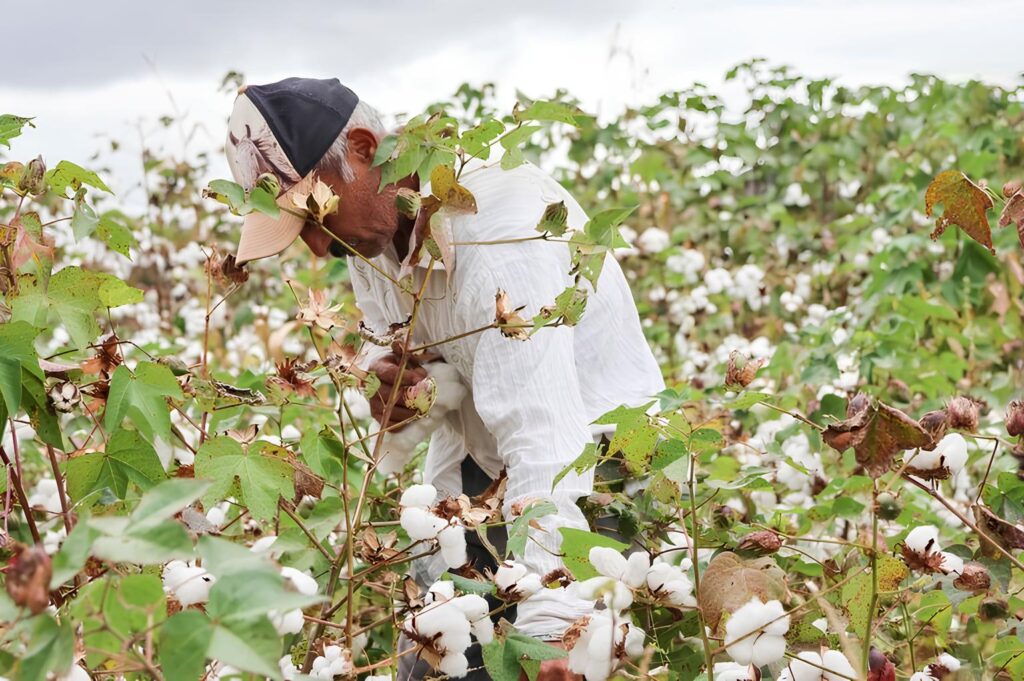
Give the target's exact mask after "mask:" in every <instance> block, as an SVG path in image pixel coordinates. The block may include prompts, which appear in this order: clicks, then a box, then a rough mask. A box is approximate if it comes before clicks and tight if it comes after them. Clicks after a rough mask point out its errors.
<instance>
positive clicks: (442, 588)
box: [427, 581, 455, 603]
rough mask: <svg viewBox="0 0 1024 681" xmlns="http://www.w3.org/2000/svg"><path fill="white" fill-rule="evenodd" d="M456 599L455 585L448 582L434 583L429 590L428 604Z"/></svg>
mask: <svg viewBox="0 0 1024 681" xmlns="http://www.w3.org/2000/svg"><path fill="white" fill-rule="evenodd" d="M453 598H455V583H454V582H448V581H439V582H434V583H433V584H431V585H430V588H429V589H427V599H428V600H427V602H428V603H440V602H442V601H450V600H451V599H453Z"/></svg>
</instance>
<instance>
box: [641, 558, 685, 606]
mask: <svg viewBox="0 0 1024 681" xmlns="http://www.w3.org/2000/svg"><path fill="white" fill-rule="evenodd" d="M647 588H648V589H650V590H651V593H653V594H656V595H657V596H659V597H664V598H665V599H667V600H668V602H669V603H671V604H672V605H681V606H687V607H691V608H692V607H696V605H697V599H696V598H694V596H693V582H691V581H690V577H689V575H687V574H686V572H685V571H684V570H683V569H682V568H680V567H678V566H676V565H671V564H670V563H655V564H654V565H652V566H651V569H650V570H649V571H648V572H647Z"/></svg>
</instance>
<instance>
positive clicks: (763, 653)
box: [725, 597, 798, 681]
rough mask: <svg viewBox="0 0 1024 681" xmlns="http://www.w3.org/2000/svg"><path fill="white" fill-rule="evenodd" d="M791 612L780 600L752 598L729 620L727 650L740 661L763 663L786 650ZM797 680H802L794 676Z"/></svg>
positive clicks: (776, 657) (778, 656)
mask: <svg viewBox="0 0 1024 681" xmlns="http://www.w3.org/2000/svg"><path fill="white" fill-rule="evenodd" d="M788 631H789V615H787V614H786V611H785V609H784V608H783V607H782V603H780V602H779V601H777V600H770V601H768V602H762V601H761V600H760V599H759V598H757V597H754V598H751V599H750V600H749V601H748V602H747V603H746V604H745V605H743V606H741V607H740V608H738V609H737V610H736V611H735V612H733V613H732V614H731V615H729V619H728V620H726V622H725V652H726V653H727V654H728V655H729V657H731V658H732V659H733V661H735V662H738V663H740V664H751V665H754V666H755V667H762V666H764V665H766V664H772V663H774V662H778V661H779V660H781V659H782V658H783V656H784V655H785V654H786V632H788ZM793 681H798V680H796V679H794V680H793Z"/></svg>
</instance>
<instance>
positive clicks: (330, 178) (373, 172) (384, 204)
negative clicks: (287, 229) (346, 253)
mask: <svg viewBox="0 0 1024 681" xmlns="http://www.w3.org/2000/svg"><path fill="white" fill-rule="evenodd" d="M378 141H379V140H378V139H377V137H376V135H374V134H373V133H372V132H370V131H369V130H366V129H364V128H355V129H353V130H352V131H351V132H349V136H348V164H349V167H350V168H351V169H352V172H353V173H354V174H355V179H353V180H352V181H351V182H345V181H344V179H343V178H342V177H341V175H340V174H339V173H337V172H335V171H332V172H322V173H320V179H321V180H323V181H324V182H326V183H327V184H328V185H330V186H331V188H332V189H333V190H334V193H335V194H337V195H338V196H339V197H340V199H341V200H340V202H339V206H338V211H337V212H336V213H334V214H333V215H328V216H327V217H326V218H325V219H324V226H325V227H327V229H329V230H330V231H331V233H333V234H334V235H335V236H337V237H338V238H339V239H341V240H342V241H344V242H345V243H347V244H348V245H350V246H351V247H352V248H353V249H355V250H356V251H358V252H359V253H360V255H362V256H364V257H367V258H372V257H374V256H377V255H380V254H381V253H383V252H384V249H385V248H386V247H387V245H388V242H390V241H391V240H392V238H393V237H394V235H395V230H396V229H397V228H398V209H397V208H396V207H395V194H396V192H397V187H394V186H388V187H385V188H384V190H383V191H381V192H378V191H377V187H379V186H380V168H379V167H378V168H374V167H372V164H373V156H374V154H376V153H377V143H378ZM300 236H301V237H302V240H303V241H305V242H306V245H307V246H309V249H310V250H311V251H313V252H314V253H315V254H316V255H318V256H320V257H324V256H326V255H327V254H328V253H329V252H331V244H332V243H335V244H337V242H336V241H335V240H334V239H332V238H331V236H330V235H329V234H327V233H325V232H324V230H323V229H321V228H320V227H319V226H318V225H317V224H316V223H314V222H308V223H306V226H305V227H303V229H302V233H301V234H300ZM337 246H340V244H337ZM341 252H342V251H341V250H339V248H337V247H335V249H334V254H339V253H341Z"/></svg>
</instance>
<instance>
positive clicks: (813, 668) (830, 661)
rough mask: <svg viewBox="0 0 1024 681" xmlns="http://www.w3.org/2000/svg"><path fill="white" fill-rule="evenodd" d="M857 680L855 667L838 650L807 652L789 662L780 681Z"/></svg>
mask: <svg viewBox="0 0 1024 681" xmlns="http://www.w3.org/2000/svg"><path fill="white" fill-rule="evenodd" d="M855 678H857V673H856V672H855V671H854V669H853V665H852V664H850V661H849V660H848V659H846V656H845V655H843V654H842V653H841V652H839V651H838V650H826V651H825V652H823V653H821V654H819V653H816V652H813V651H805V652H802V653H800V654H798V655H797V656H796V658H794V659H792V660H790V661H789V664H788V665H786V668H785V669H784V670H783V671H782V675H781V676H779V681H847V680H848V679H855Z"/></svg>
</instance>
